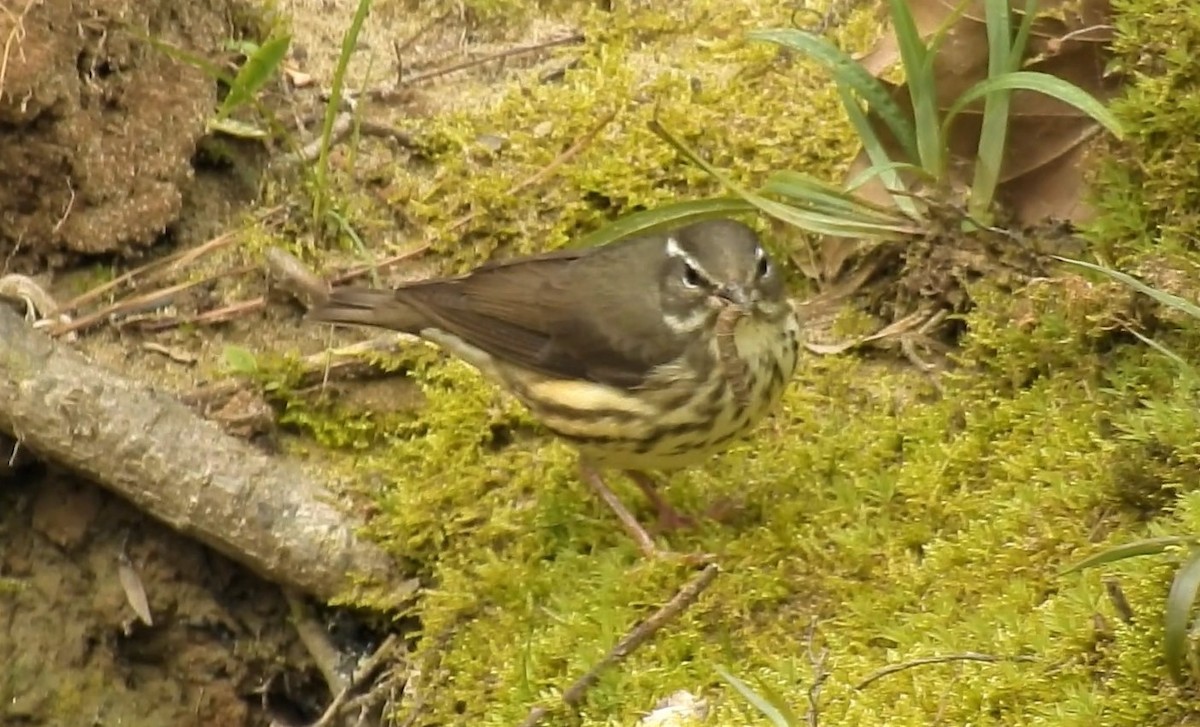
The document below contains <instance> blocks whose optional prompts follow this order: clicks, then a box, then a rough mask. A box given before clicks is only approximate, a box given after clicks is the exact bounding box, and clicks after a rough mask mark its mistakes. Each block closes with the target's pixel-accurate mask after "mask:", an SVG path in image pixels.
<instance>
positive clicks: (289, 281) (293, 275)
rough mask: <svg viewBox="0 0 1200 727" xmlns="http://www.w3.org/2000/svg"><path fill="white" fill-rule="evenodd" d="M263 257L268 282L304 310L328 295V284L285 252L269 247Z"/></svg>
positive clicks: (281, 249)
mask: <svg viewBox="0 0 1200 727" xmlns="http://www.w3.org/2000/svg"><path fill="white" fill-rule="evenodd" d="M263 257H264V259H265V260H266V264H267V274H268V276H269V277H270V282H271V283H272V284H273V285H275V286H277V287H278V288H279V289H280V290H284V291H287V293H288V294H289V295H291V296H292V297H293V298H295V299H296V300H298V301H300V302H301V303H302V304H303V305H304V307H305V308H311V307H312V306H313V305H314V304H316V303H317V302H318V301H321V300H324V299H325V298H326V297H327V296H328V295H329V283H328V282H327V281H325V280H322V279H321V278H320V277H318V276H317V274H316V273H314V272H313V271H312V270H310V269H309V268H308V266H307V265H305V264H304V263H302V262H300V260H299V259H298V258H297V257H296V256H295V255H293V254H291V253H290V252H288V251H287V250H284V249H283V248H279V247H271V248H268V249H267V252H266V254H265V255H264V256H263Z"/></svg>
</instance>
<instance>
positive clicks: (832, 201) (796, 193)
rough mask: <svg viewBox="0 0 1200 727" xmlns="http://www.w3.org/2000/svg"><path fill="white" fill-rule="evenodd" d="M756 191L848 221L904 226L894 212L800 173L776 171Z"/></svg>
mask: <svg viewBox="0 0 1200 727" xmlns="http://www.w3.org/2000/svg"><path fill="white" fill-rule="evenodd" d="M872 169H873V168H872ZM868 171H869V170H868ZM759 192H760V193H761V194H775V195H779V196H781V197H787V198H789V199H793V200H796V201H798V202H802V203H804V204H806V205H811V206H812V207H814V208H816V209H820V210H822V211H825V212H828V213H830V214H842V215H845V216H846V219H848V220H849V219H853V220H858V221H861V222H879V223H892V224H904V223H905V220H904V219H902V218H900V217H899V216H897V214H896V213H895V211H894V210H891V209H888V208H886V207H880V206H878V205H875V204H872V203H871V202H868V201H866V200H863V199H860V198H859V197H856V196H855V195H854V194H852V193H850V192H849V191H846V190H843V189H839V188H837V187H834V186H833V185H830V184H826V183H825V182H822V181H821V180H819V179H816V178H814V177H810V176H808V175H807V174H801V173H800V172H792V171H783V172H776V173H774V174H772V175H771V176H770V177H768V178H767V182H766V184H764V185H763V187H762V189H760V190H759Z"/></svg>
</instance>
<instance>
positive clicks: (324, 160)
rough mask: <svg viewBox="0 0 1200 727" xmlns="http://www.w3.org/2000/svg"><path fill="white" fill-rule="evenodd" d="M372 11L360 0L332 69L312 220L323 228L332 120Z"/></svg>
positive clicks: (339, 106) (314, 187)
mask: <svg viewBox="0 0 1200 727" xmlns="http://www.w3.org/2000/svg"><path fill="white" fill-rule="evenodd" d="M370 12H371V0H358V7H356V8H355V9H354V17H353V18H351V20H350V27H348V28H346V33H345V34H344V35H343V36H342V48H341V52H340V53H339V54H338V61H337V65H336V66H334V69H333V79H332V81H331V82H330V86H329V100H328V101H326V102H325V119H324V121H323V123H322V125H321V149H320V152H319V153H318V154H317V164H316V169H315V170H314V174H313V223H314V224H316V225H317V229H318V230H319V229H321V222H322V221H323V220H324V219H325V202H326V199H325V195H326V190H327V186H328V181H327V180H328V175H329V147H330V141H331V139H332V138H333V122H334V121H335V120H336V119H337V115H338V112H339V110H340V109H341V105H342V88H343V86H345V84H346V69H347V68H348V67H349V66H350V57H351V56H352V55H354V50H355V49H356V48H357V47H358V36H359V34H360V33H361V32H362V26H363V23H364V22H366V20H367V15H369V14H370Z"/></svg>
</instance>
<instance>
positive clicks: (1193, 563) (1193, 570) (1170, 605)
mask: <svg viewBox="0 0 1200 727" xmlns="http://www.w3.org/2000/svg"><path fill="white" fill-rule="evenodd" d="M1197 591H1200V550H1192V552H1191V555H1190V556H1189V557H1188V559H1187V560H1186V561H1184V563H1183V565H1181V566H1179V570H1177V571H1175V579H1174V580H1173V581H1172V582H1171V590H1170V591H1169V592H1168V593H1167V607H1166V614H1165V615H1164V618H1163V658H1164V660H1165V661H1166V662H1167V671H1168V672H1169V673H1170V674H1171V678H1172V679H1174V680H1175V683H1176V684H1183V682H1184V674H1183V664H1184V662H1185V661H1186V658H1187V649H1188V623H1189V622H1190V621H1191V614H1192V606H1193V605H1194V604H1195V603H1196V592H1197Z"/></svg>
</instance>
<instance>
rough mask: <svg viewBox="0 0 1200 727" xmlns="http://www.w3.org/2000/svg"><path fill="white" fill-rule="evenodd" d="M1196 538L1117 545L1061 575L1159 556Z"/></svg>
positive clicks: (1171, 537) (1092, 556)
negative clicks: (1118, 562)
mask: <svg viewBox="0 0 1200 727" xmlns="http://www.w3.org/2000/svg"><path fill="white" fill-rule="evenodd" d="M1195 542H1196V538H1191V537H1181V536H1166V537H1162V538H1146V539H1144V540H1135V541H1133V542H1132V543H1123V544H1121V545H1115V546H1113V547H1111V548H1105V549H1104V550H1102V551H1100V552H1099V553H1096V554H1095V555H1091V556H1088V557H1087V558H1084V559H1083V560H1081V561H1079V562H1078V563H1076V564H1075V565H1073V566H1071V567H1069V568H1067V569H1066V570H1063V571H1062V572H1061V573H1060V574H1059V575H1067V574H1069V573H1078V572H1079V571H1083V570H1087V569H1088V568H1095V567H1096V566H1099V565H1108V564H1109V563H1116V562H1117V561H1120V560H1125V559H1127V558H1137V557H1140V556H1143V555H1158V554H1159V553H1165V552H1166V551H1167V549H1168V548H1170V547H1172V546H1175V545H1186V544H1188V543H1195Z"/></svg>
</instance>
